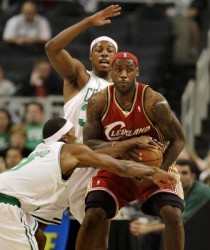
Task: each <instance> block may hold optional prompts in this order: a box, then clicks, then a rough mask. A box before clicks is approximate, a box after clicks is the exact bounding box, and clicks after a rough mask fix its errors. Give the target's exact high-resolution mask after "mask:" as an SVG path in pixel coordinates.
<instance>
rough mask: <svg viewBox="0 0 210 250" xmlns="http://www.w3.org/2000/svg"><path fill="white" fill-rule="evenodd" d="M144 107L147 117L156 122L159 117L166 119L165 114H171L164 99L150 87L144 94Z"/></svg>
mask: <svg viewBox="0 0 210 250" xmlns="http://www.w3.org/2000/svg"><path fill="white" fill-rule="evenodd" d="M144 107H145V111H146V113H147V115H148V116H149V118H150V119H151V120H153V121H157V119H159V117H164V116H165V117H166V115H167V113H168V112H169V113H170V112H171V109H170V107H169V104H168V102H167V100H166V99H165V97H164V96H163V95H162V94H160V93H159V92H156V91H154V90H153V89H151V88H150V87H148V88H147V89H146V92H145V99H144Z"/></svg>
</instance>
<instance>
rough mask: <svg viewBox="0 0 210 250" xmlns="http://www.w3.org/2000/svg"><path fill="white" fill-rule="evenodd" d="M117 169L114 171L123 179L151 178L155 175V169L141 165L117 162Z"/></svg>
mask: <svg viewBox="0 0 210 250" xmlns="http://www.w3.org/2000/svg"><path fill="white" fill-rule="evenodd" d="M119 162H120V163H119V164H118V167H117V168H115V171H116V173H117V174H118V175H120V176H124V177H140V178H143V177H145V176H147V177H148V176H152V175H154V174H155V173H156V168H155V167H149V166H146V165H144V164H141V163H137V162H132V161H126V160H119Z"/></svg>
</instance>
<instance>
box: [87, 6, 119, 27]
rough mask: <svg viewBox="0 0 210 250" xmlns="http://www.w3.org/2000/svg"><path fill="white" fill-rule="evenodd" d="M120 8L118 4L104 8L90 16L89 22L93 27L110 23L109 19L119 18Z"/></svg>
mask: <svg viewBox="0 0 210 250" xmlns="http://www.w3.org/2000/svg"><path fill="white" fill-rule="evenodd" d="M120 10H121V7H120V6H119V5H118V4H115V5H110V6H109V7H107V8H105V9H104V10H101V11H99V12H97V13H96V14H94V15H92V16H90V17H89V18H90V21H91V23H92V25H94V26H102V25H105V24H109V23H111V20H110V19H109V18H110V17H116V16H119V15H120V14H121V13H120Z"/></svg>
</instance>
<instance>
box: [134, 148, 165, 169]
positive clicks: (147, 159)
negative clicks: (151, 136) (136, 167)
mask: <svg viewBox="0 0 210 250" xmlns="http://www.w3.org/2000/svg"><path fill="white" fill-rule="evenodd" d="M130 151H131V152H132V153H134V154H136V155H139V154H140V153H141V154H142V155H141V158H142V160H141V161H140V162H141V163H143V164H145V165H147V166H153V167H158V168H159V167H161V165H162V162H163V152H162V150H161V149H160V148H151V147H148V148H135V149H134V150H130Z"/></svg>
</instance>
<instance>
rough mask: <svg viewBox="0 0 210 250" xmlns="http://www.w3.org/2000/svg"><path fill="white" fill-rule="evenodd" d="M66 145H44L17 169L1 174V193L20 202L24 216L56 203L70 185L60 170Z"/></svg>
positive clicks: (59, 143) (36, 149) (61, 143)
mask: <svg viewBox="0 0 210 250" xmlns="http://www.w3.org/2000/svg"><path fill="white" fill-rule="evenodd" d="M63 144H64V143H63V142H55V143H53V144H50V145H47V144H44V143H41V144H39V145H38V146H37V147H36V148H35V150H34V151H33V152H32V153H31V154H30V155H29V156H28V157H27V158H24V159H23V160H22V161H21V162H20V163H19V164H18V165H17V166H16V167H14V168H12V169H10V170H8V171H6V172H4V173H2V174H0V193H3V194H6V195H9V196H13V197H15V198H17V199H18V200H19V201H20V203H21V209H22V210H23V211H24V212H31V211H34V210H36V209H38V208H40V207H44V206H46V205H49V204H51V203H53V202H55V200H56V199H57V198H58V196H59V195H60V194H61V192H63V191H64V190H65V186H66V185H67V181H64V180H63V179H62V172H61V168H60V150H61V148H62V145H63Z"/></svg>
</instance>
